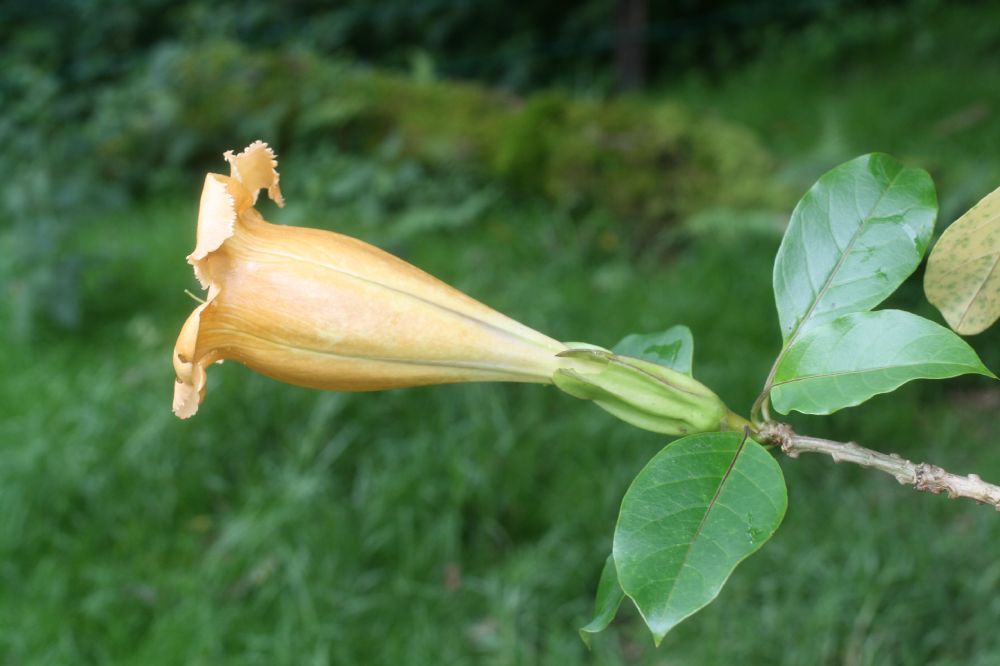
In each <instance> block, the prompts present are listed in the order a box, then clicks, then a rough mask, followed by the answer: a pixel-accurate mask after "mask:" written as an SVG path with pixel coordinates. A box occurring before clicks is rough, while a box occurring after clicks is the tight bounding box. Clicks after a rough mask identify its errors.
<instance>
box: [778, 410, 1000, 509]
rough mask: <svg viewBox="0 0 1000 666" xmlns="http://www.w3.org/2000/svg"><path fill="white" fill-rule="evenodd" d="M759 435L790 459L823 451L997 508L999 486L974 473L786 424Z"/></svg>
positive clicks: (903, 480)
mask: <svg viewBox="0 0 1000 666" xmlns="http://www.w3.org/2000/svg"><path fill="white" fill-rule="evenodd" d="M758 434H759V436H760V437H761V438H762V439H763V440H764V441H765V442H767V443H769V444H774V445H775V446H779V447H781V450H782V451H783V452H784V453H785V454H787V455H788V456H789V457H790V458H797V457H798V456H799V454H800V453H822V454H825V455H828V456H830V457H831V458H833V461H834V462H849V463H853V464H855V465H861V466H862V467H870V468H872V469H877V470H879V471H881V472H885V473H886V474H890V475H892V476H893V477H895V479H896V481H899V483H901V484H903V485H906V486H913V487H914V488H916V489H917V490H922V491H924V492H928V493H935V494H937V493H945V494H947V495H948V497H951V498H956V497H967V498H969V499H973V500H975V501H977V502H979V503H980V504H988V505H990V506H992V507H993V508H994V509H996V510H997V511H1000V486H995V485H993V484H992V483H987V482H986V481H983V480H982V479H980V478H979V476H978V475H976V474H969V475H967V476H959V475H957V474H952V473H951V472H946V471H945V470H943V469H941V468H940V467H938V466H937V465H930V464H927V463H919V464H918V463H913V462H910V461H909V460H907V459H905V458H902V457H900V456H899V455H897V454H895V453H889V454H886V453H879V452H878V451H873V450H871V449H866V448H865V447H863V446H859V445H858V444H855V443H854V442H836V441H833V440H830V439H821V438H819V437H807V436H805V435H799V434H796V433H795V431H794V430H792V428H791V427H790V426H789V425H787V424H785V423H776V422H774V421H769V422H767V423H765V424H763V425H762V426H761V427H760V428H759V429H758Z"/></svg>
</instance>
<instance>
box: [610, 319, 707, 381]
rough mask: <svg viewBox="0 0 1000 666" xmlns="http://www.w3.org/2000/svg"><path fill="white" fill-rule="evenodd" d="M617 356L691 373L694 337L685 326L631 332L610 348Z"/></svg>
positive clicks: (687, 373)
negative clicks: (638, 359)
mask: <svg viewBox="0 0 1000 666" xmlns="http://www.w3.org/2000/svg"><path fill="white" fill-rule="evenodd" d="M611 351H613V352H614V353H616V354H618V355H619V356H632V357H634V358H641V359H642V360H644V361H649V362H651V363H657V364H659V365H662V366H665V367H668V368H672V369H673V370H676V371H677V372H683V373H684V374H686V375H690V374H691V368H692V365H693V360H694V337H693V336H692V335H691V329H690V328H688V327H687V326H671V327H670V328H668V329H667V330H665V331H662V332H660V333H647V334H642V333H633V334H632V335H627V336H625V337H624V338H622V340H621V342H619V343H618V344H616V345H615V346H614V347H612V348H611Z"/></svg>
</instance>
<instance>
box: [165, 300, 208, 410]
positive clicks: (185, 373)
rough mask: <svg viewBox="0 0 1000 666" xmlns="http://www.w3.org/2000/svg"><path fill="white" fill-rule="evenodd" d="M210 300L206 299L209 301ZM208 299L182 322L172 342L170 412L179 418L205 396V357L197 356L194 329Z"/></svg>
mask: <svg viewBox="0 0 1000 666" xmlns="http://www.w3.org/2000/svg"><path fill="white" fill-rule="evenodd" d="M209 302H210V301H209ZM209 302H206V303H203V304H201V305H199V306H198V307H197V308H195V310H194V312H192V313H191V316H189V317H188V318H187V321H185V322H184V326H183V327H182V328H181V332H180V335H178V336H177V343H176V344H175V345H174V373H175V374H176V381H175V382H174V414H176V415H177V416H179V417H180V418H182V419H186V418H189V417H191V416H194V414H195V412H197V411H198V405H199V404H201V401H202V398H204V396H205V364H206V361H207V359H199V358H197V356H196V354H197V351H198V349H197V348H198V329H199V328H200V327H201V313H202V312H203V311H204V310H205V308H206V307H208V305H209Z"/></svg>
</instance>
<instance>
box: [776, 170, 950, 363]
mask: <svg viewBox="0 0 1000 666" xmlns="http://www.w3.org/2000/svg"><path fill="white" fill-rule="evenodd" d="M935 217H937V195H936V194H935V192H934V183H933V182H932V181H931V178H930V176H928V175H927V173H926V172H925V171H922V170H921V169H912V168H905V167H903V165H901V164H900V163H899V162H897V161H896V160H894V159H893V158H892V157H889V156H888V155H883V154H880V153H873V154H871V155H863V156H861V157H858V158H856V159H853V160H851V161H850V162H846V163H844V164H841V165H840V166H838V167H836V168H835V169H833V170H832V171H829V172H828V173H827V174H825V175H824V176H823V177H821V178H820V179H819V180H818V181H817V182H816V184H815V185H813V186H812V188H811V189H810V190H809V191H808V192H807V193H806V195H805V196H804V197H802V200H801V201H799V203H798V205H797V206H796V207H795V211H794V212H793V213H792V219H791V221H790V222H789V224H788V230H787V231H786V232H785V237H784V238H783V239H782V241H781V247H780V249H779V250H778V256H777V258H776V259H775V262H774V296H775V301H776V303H777V306H778V318H779V319H780V321H781V333H782V337H783V339H784V340H785V343H786V345H787V344H788V342H789V341H790V340H793V339H794V338H795V337H797V336H798V335H800V334H802V333H804V332H805V331H807V330H809V329H810V328H812V327H814V326H819V325H822V324H824V323H826V322H829V321H833V320H834V319H836V318H837V317H840V316H841V315H844V314H848V313H851V312H863V311H866V310H870V309H871V308H873V307H875V306H876V305H878V304H879V303H881V302H882V301H883V300H885V298H886V297H887V296H889V295H890V294H891V293H892V292H894V291H895V290H896V288H897V287H899V285H900V284H902V282H903V280H905V279H906V278H907V276H909V275H910V274H911V273H912V272H913V271H914V270H915V269H916V268H917V266H918V265H919V264H920V260H921V258H922V257H923V256H924V252H925V251H926V250H927V245H928V244H929V242H930V239H931V234H932V232H933V229H934V219H935Z"/></svg>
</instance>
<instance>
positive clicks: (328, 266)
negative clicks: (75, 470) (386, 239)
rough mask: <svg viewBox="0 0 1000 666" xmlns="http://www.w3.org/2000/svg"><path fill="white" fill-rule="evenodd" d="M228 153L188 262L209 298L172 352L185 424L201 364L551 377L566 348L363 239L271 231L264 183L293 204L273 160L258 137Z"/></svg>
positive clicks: (335, 373) (385, 378)
mask: <svg viewBox="0 0 1000 666" xmlns="http://www.w3.org/2000/svg"><path fill="white" fill-rule="evenodd" d="M225 158H226V159H227V160H228V162H229V164H230V170H231V174H230V176H228V177H227V176H222V175H219V174H208V176H207V178H206V179H205V187H204V190H203V191H202V196H201V207H200V211H199V214H198V237H197V243H196V246H195V249H194V252H192V253H191V254H190V255H189V256H188V263H190V264H191V265H192V266H193V267H194V272H195V275H196V276H197V277H198V280H199V281H200V282H201V284H202V287H204V288H206V289H208V297H207V299H206V301H205V303H204V304H202V305H199V306H198V307H197V308H195V310H194V312H193V313H192V314H191V316H190V317H188V319H187V321H186V322H185V323H184V326H183V328H182V329H181V332H180V335H179V337H178V338H177V344H176V346H175V348H174V370H175V372H176V374H177V381H176V383H175V385H174V404H173V409H174V413H175V414H177V416H179V417H181V418H188V417H190V416H192V415H193V414H194V413H195V412H196V411H197V410H198V405H199V404H200V402H201V400H202V399H203V398H204V394H205V381H206V377H205V368H206V367H207V366H208V365H209V364H211V363H214V362H217V361H222V360H224V359H232V360H235V361H239V362H240V363H243V364H244V365H247V366H249V367H250V368H252V369H254V370H256V371H257V372H260V373H262V374H264V375H268V376H269V377H273V378H275V379H278V380H281V381H285V382H289V383H292V384H299V385H302V386H309V387H314V388H321V389H331V390H339V391H374V390H380V389H389V388H398V387H404V386H418V385H424V384H444V383H452V382H469V381H520V382H539V383H550V382H551V381H552V376H553V374H554V373H555V371H556V370H557V369H558V368H559V367H561V363H562V362H561V361H560V359H559V358H557V357H556V354H558V353H560V352H562V351H564V350H565V349H566V346H565V345H563V344H560V343H559V342H556V341H555V340H552V339H551V338H549V337H547V336H545V335H542V334H541V333H538V332H536V331H534V330H532V329H530V328H528V327H526V326H524V325H522V324H519V323H518V322H516V321H514V320H512V319H510V318H508V317H506V316H504V315H502V314H500V313H498V312H496V311H495V310H492V309H490V308H488V307H486V306H485V305H483V304H481V303H479V302H477V301H475V300H474V299H472V298H470V297H468V296H466V295H465V294H463V293H461V292H459V291H457V290H456V289H454V288H452V287H450V286H448V285H446V284H444V283H443V282H441V281H439V280H437V279H435V278H433V277H431V276H430V275H428V274H427V273H424V272H423V271H421V270H419V269H417V268H415V267H414V266H412V265H410V264H408V263H406V262H405V261H402V260H401V259H398V258H396V257H394V256H392V255H390V254H387V253H386V252H383V251H382V250H379V249H378V248H375V247H373V246H371V245H368V244H367V243H363V242H362V241H359V240H356V239H354V238H349V237H347V236H343V235H341V234H336V233H332V232H329V231H322V230H318V229H305V228H301V227H290V226H282V225H275V224H270V223H268V222H267V221H265V220H264V218H263V217H261V215H260V213H258V212H257V210H256V209H255V208H254V204H255V203H256V200H257V195H258V193H259V191H260V190H262V189H266V190H267V193H268V196H269V197H270V198H271V199H272V200H273V201H274V202H275V203H277V204H278V205H279V206H281V205H283V203H284V202H283V200H282V197H281V190H280V189H279V187H278V172H277V171H276V166H277V162H276V161H275V159H274V153H273V152H272V151H271V149H270V148H268V146H267V144H265V143H263V142H260V141H258V142H256V143H254V144H252V145H250V146H249V147H248V148H247V149H246V150H245V151H243V152H242V153H240V154H239V155H234V154H233V153H232V152H227V153H226V154H225Z"/></svg>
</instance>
